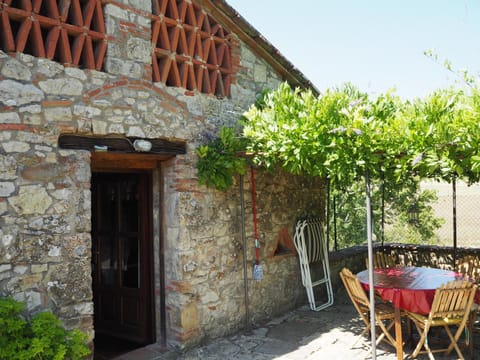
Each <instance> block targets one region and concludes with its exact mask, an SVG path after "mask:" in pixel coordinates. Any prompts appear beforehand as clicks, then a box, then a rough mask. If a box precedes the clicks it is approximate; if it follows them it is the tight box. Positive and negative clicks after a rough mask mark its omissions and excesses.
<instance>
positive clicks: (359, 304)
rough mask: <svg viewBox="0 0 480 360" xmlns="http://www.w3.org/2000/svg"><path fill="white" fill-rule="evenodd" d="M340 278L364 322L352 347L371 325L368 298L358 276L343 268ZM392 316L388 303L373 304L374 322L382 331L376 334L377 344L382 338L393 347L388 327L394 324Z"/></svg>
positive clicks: (393, 314) (393, 315)
mask: <svg viewBox="0 0 480 360" xmlns="http://www.w3.org/2000/svg"><path fill="white" fill-rule="evenodd" d="M340 278H341V279H342V281H343V285H344V286H345V289H346V290H347V293H348V295H349V296H350V299H351V300H352V303H353V306H355V309H357V311H358V314H359V315H360V318H361V319H362V320H363V322H364V323H365V329H364V330H363V331H362V333H361V334H360V335H359V336H358V338H357V340H356V341H355V343H353V344H352V347H354V346H355V344H356V343H357V342H358V340H359V339H360V338H361V337H362V336H363V335H365V334H367V333H368V332H369V331H370V327H371V326H372V325H371V321H370V300H369V299H368V296H367V294H366V292H365V290H364V289H363V287H362V284H360V281H359V280H358V278H357V277H356V276H355V275H354V274H352V272H351V271H350V270H349V269H347V268H343V269H342V271H341V272H340ZM394 318H395V309H394V308H393V307H392V306H391V305H390V304H387V303H380V304H375V324H376V325H378V327H379V328H380V329H381V330H382V333H381V334H378V335H377V339H376V343H377V344H379V343H380V341H382V340H383V341H385V342H386V343H387V344H390V345H392V346H393V347H394V348H395V339H394V338H393V336H392V335H391V334H390V329H391V328H392V327H393V325H394ZM384 322H385V323H384Z"/></svg>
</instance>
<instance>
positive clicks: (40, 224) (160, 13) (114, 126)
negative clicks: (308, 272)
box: [0, 0, 323, 347]
mask: <svg viewBox="0 0 480 360" xmlns="http://www.w3.org/2000/svg"><path fill="white" fill-rule="evenodd" d="M283 81H288V82H289V83H290V84H291V85H292V86H294V87H296V86H300V87H312V85H311V84H310V83H309V81H308V80H306V79H305V78H304V77H303V75H302V74H301V73H300V72H299V71H298V70H297V69H295V67H294V66H292V65H291V64H290V63H289V62H288V61H287V60H286V59H285V58H284V57H283V56H282V55H281V54H279V53H278V51H277V50H276V49H275V48H274V47H273V46H272V45H271V44H269V43H268V42H267V41H266V40H265V39H264V38H263V37H262V36H261V35H260V34H259V33H258V32H257V31H255V29H253V28H252V27H251V26H250V25H249V24H248V23H247V22H246V21H245V20H244V19H243V18H242V17H241V16H240V15H239V14H238V13H236V12H235V10H234V9H232V8H231V7H230V6H229V5H228V4H227V3H226V2H225V1H223V0H153V1H152V0H85V1H80V0H72V1H51V0H43V1H30V0H25V1H15V0H2V1H0V130H1V131H0V215H1V218H0V295H1V296H13V297H14V298H15V299H18V300H22V301H24V302H25V303H26V305H27V309H28V311H29V312H30V313H36V312H38V311H42V310H45V309H50V310H52V311H53V312H54V313H56V314H57V315H58V316H59V317H60V318H61V319H62V320H63V322H64V323H65V324H66V326H68V327H69V328H74V327H75V328H80V329H82V330H84V331H86V332H88V333H89V334H90V336H91V338H92V339H93V338H94V337H97V338H98V337H100V336H102V334H106V335H111V336H114V337H119V338H123V339H129V340H132V341H135V342H137V343H138V344H140V345H141V344H148V343H154V342H158V343H161V344H165V345H168V346H173V347H187V346H191V345H194V344H197V343H199V342H200V341H202V340H203V339H205V338H213V337H218V336H222V335H225V334H229V333H232V332H235V331H238V330H240V329H241V328H242V327H243V326H245V324H248V323H254V322H258V321H261V320H264V319H267V318H269V317H271V316H274V315H278V314H280V313H282V312H283V311H285V310H287V309H291V308H293V307H295V306H297V305H298V304H299V303H301V302H303V301H305V296H304V290H303V287H302V286H301V280H300V275H299V269H298V259H297V257H296V255H295V251H294V249H293V247H292V243H291V238H292V236H293V230H294V225H295V221H296V219H297V218H298V217H300V216H302V215H304V214H306V213H309V214H311V213H317V214H318V213H322V209H323V195H322V194H323V189H322V183H321V182H320V181H319V180H315V179H314V180H312V179H304V178H301V177H295V176H290V175H286V174H283V173H281V172H278V173H275V174H267V173H263V172H261V170H260V169H257V170H256V171H255V187H256V196H257V199H256V203H257V206H258V210H257V213H258V231H259V240H260V262H261V264H262V266H263V271H264V274H263V279H262V280H261V281H254V280H253V279H252V267H253V265H252V264H253V261H254V256H255V248H254V247H255V245H254V240H253V216H252V214H253V209H252V204H253V202H252V196H251V192H250V189H251V176H250V174H247V176H245V178H237V179H235V181H236V183H235V186H234V187H233V188H231V189H230V190H228V191H226V192H221V191H217V190H214V189H210V188H206V187H204V186H199V185H198V182H197V172H196V161H197V157H196V155H195V149H196V148H197V147H198V146H199V145H200V144H202V143H203V142H204V141H205V137H206V135H211V134H215V133H216V131H217V130H218V128H219V127H220V126H221V125H233V124H235V123H236V121H237V119H238V118H239V116H240V115H241V114H242V112H243V111H245V110H246V109H247V108H248V107H249V106H250V105H251V104H253V103H254V101H255V98H256V96H257V95H258V94H259V93H260V92H261V91H262V90H264V89H265V88H276V87H277V86H278V85H279V84H280V83H281V82H283ZM240 180H242V181H243V183H242V184H243V189H244V190H243V192H244V193H243V196H240V192H239V185H240V184H239V181H240ZM242 197H243V198H244V203H245V216H244V218H243V219H242V211H241V210H242V204H241V198H242ZM242 224H245V232H246V244H247V245H246V247H245V249H246V253H247V259H246V260H247V261H246V263H247V269H246V273H247V275H248V279H247V280H246V281H244V261H243V249H244V246H243V239H244V237H243V236H242V233H243V232H242V229H243V226H242ZM245 284H247V286H248V287H247V290H248V291H247V292H246V291H245ZM247 293H248V304H249V308H248V310H249V311H248V313H249V317H248V318H246V314H247V311H246V309H245V303H246V301H245V297H246V294H247Z"/></svg>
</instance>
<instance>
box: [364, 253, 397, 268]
mask: <svg viewBox="0 0 480 360" xmlns="http://www.w3.org/2000/svg"><path fill="white" fill-rule="evenodd" d="M365 263H366V265H367V269H368V268H369V263H368V258H366V259H365ZM395 266H396V265H395V261H394V259H393V257H392V255H389V254H386V253H384V252H382V251H377V252H376V253H375V254H373V268H374V269H379V268H393V267H395Z"/></svg>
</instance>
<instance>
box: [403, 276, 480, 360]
mask: <svg viewBox="0 0 480 360" xmlns="http://www.w3.org/2000/svg"><path fill="white" fill-rule="evenodd" d="M476 291H477V286H476V285H475V284H473V283H472V282H471V281H468V280H456V281H451V282H449V283H446V284H444V285H442V286H441V287H440V288H438V289H437V290H436V291H435V297H434V299H433V303H432V308H431V310H430V313H429V314H428V315H427V316H425V315H421V314H416V313H412V312H409V311H406V314H407V316H408V317H409V318H410V319H411V320H412V321H413V323H414V324H415V326H416V328H417V330H418V333H419V334H420V340H419V341H418V344H417V346H416V348H415V350H414V352H413V354H412V358H416V357H417V356H418V354H420V353H428V357H429V358H430V359H434V357H433V353H437V352H445V354H446V355H448V354H450V352H451V351H452V350H453V349H455V351H456V352H457V355H458V356H459V358H460V359H464V357H463V354H462V352H461V351H460V348H459V346H458V340H459V339H460V336H461V335H462V332H463V331H464V330H465V329H467V331H468V329H469V328H470V327H469V326H467V324H468V321H469V318H470V316H471V311H472V305H473V300H474V298H475V292H476ZM451 326H455V327H456V329H457V331H456V332H455V335H453V334H452V332H451V331H450V327H451ZM432 327H443V328H444V329H445V331H446V333H447V335H448V337H449V339H450V344H449V346H448V347H446V348H440V349H431V348H430V345H429V344H428V332H429V331H430V329H431V328H432ZM472 335H473V334H471V333H470V334H467V340H469V341H470V342H469V344H468V345H469V347H470V352H471V353H472V350H473V347H472V344H473V339H471V336H472ZM422 347H424V348H425V351H420V350H421V349H422Z"/></svg>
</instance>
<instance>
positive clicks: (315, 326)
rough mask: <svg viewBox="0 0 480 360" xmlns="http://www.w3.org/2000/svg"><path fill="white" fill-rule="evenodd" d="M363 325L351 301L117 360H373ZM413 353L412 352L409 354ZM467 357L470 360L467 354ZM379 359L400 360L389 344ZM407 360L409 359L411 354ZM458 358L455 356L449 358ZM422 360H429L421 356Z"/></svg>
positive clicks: (478, 350) (478, 349)
mask: <svg viewBox="0 0 480 360" xmlns="http://www.w3.org/2000/svg"><path fill="white" fill-rule="evenodd" d="M362 330H363V323H362V322H361V320H360V319H359V317H358V316H357V314H356V311H355V309H354V307H353V305H352V304H351V303H349V302H347V301H345V300H343V301H342V300H340V301H336V303H335V304H334V305H333V306H331V307H329V308H327V309H325V310H322V311H319V312H314V311H311V310H310V309H309V308H307V307H302V308H299V309H296V310H293V311H291V312H289V313H288V314H286V315H285V316H283V317H281V318H277V319H274V320H272V321H271V322H269V323H266V324H262V325H261V326H258V327H256V328H254V329H253V330H252V331H250V332H248V333H246V332H243V333H238V334H235V335H232V336H229V337H225V338H221V339H216V340H213V341H211V342H209V343H208V344H206V345H204V346H199V347H196V348H193V349H189V350H185V351H170V352H166V353H161V352H160V349H159V348H158V347H157V348H155V345H152V346H150V347H147V348H144V349H139V350H136V351H134V352H131V353H128V354H124V355H122V356H120V357H117V358H116V360H172V359H178V360H230V359H235V360H273V359H276V360H313V359H329V360H331V359H333V360H335V359H338V360H344V359H348V360H356V359H371V358H372V356H371V350H370V341H369V340H368V338H366V337H364V338H361V339H360V341H358V343H357V344H356V345H355V347H354V348H352V344H353V343H354V342H355V341H356V340H357V338H358V334H360V333H361V331H362ZM475 335H476V338H475V340H476V342H475V358H478V359H480V346H479V345H480V344H479V343H480V333H478V332H476V333H475ZM408 351H410V352H411V349H410V350H408V349H407V352H408ZM464 355H465V356H466V357H467V358H468V353H467V351H466V350H465V351H464ZM376 357H377V359H379V360H396V358H397V356H396V354H395V350H394V349H393V348H392V347H390V346H388V345H380V346H378V347H377V353H376ZM405 358H409V356H408V354H406V356H405ZM436 358H437V359H448V360H451V359H457V355H456V354H455V352H453V353H452V354H451V355H449V356H448V357H445V356H440V355H437V357H436ZM418 359H419V360H424V359H428V356H426V355H420V356H419V357H418Z"/></svg>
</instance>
